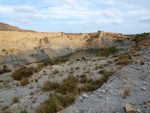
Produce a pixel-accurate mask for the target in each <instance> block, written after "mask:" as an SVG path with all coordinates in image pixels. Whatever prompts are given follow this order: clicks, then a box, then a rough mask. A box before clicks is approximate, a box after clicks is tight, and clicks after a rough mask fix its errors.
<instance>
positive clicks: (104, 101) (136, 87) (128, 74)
mask: <svg viewBox="0 0 150 113" xmlns="http://www.w3.org/2000/svg"><path fill="white" fill-rule="evenodd" d="M142 57H143V58H144V60H145V64H144V65H141V64H140V63H137V64H132V65H130V66H126V67H124V68H122V69H121V70H119V71H118V72H116V73H115V74H114V75H113V76H112V77H111V78H110V79H109V81H108V82H107V83H106V84H104V85H103V86H102V87H101V88H100V89H98V90H97V91H95V92H93V94H91V95H86V96H82V97H81V98H80V100H78V101H76V103H75V104H73V105H71V106H70V107H68V108H67V109H65V110H64V111H62V112H60V113H125V109H124V107H125V104H132V105H133V106H134V107H135V110H136V112H137V113H138V112H139V113H150V52H149V51H147V52H145V53H144V54H143V56H142ZM125 87H131V91H130V94H129V95H128V96H127V97H126V98H123V97H122V94H123V93H124V88H125Z"/></svg>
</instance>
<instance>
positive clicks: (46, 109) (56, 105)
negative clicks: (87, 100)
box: [36, 94, 75, 113]
mask: <svg viewBox="0 0 150 113" xmlns="http://www.w3.org/2000/svg"><path fill="white" fill-rule="evenodd" d="M74 101H75V97H74V96H73V95H71V94H70V95H69V94H67V95H58V94H50V96H49V99H48V100H45V102H44V103H43V104H42V105H41V106H40V107H38V109H37V110H36V111H37V112H36V113H57V112H58V111H61V110H63V109H64V108H65V107H68V106H69V105H70V104H72V103H73V102H74Z"/></svg>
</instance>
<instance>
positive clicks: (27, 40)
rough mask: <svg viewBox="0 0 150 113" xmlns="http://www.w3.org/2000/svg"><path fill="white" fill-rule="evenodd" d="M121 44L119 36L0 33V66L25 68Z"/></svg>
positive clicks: (106, 34) (101, 33) (108, 34)
mask: <svg viewBox="0 0 150 113" xmlns="http://www.w3.org/2000/svg"><path fill="white" fill-rule="evenodd" d="M120 39H121V40H125V39H126V36H124V35H122V34H119V33H105V32H103V31H98V32H97V33H75V34H73V33H62V32H60V33H40V32H17V31H0V55H1V56H0V64H5V63H12V64H27V63H33V62H40V61H45V60H50V59H53V58H54V57H60V56H64V55H67V54H71V53H74V52H75V51H77V50H84V49H98V48H102V47H110V46H114V45H115V43H116V40H120Z"/></svg>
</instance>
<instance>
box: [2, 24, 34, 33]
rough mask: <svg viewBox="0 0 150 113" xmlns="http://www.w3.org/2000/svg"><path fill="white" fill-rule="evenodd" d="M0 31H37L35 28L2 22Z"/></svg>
mask: <svg viewBox="0 0 150 113" xmlns="http://www.w3.org/2000/svg"><path fill="white" fill-rule="evenodd" d="M0 31H19V32H36V31H33V30H24V29H20V28H18V27H15V26H10V25H9V24H6V23H2V22H0Z"/></svg>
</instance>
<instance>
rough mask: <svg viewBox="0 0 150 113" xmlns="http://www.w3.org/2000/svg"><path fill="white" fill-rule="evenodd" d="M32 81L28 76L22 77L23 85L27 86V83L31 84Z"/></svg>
mask: <svg viewBox="0 0 150 113" xmlns="http://www.w3.org/2000/svg"><path fill="white" fill-rule="evenodd" d="M29 83H30V82H29V79H28V78H22V79H21V85H22V86H25V85H27V84H29Z"/></svg>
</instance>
